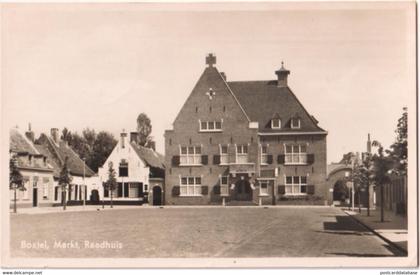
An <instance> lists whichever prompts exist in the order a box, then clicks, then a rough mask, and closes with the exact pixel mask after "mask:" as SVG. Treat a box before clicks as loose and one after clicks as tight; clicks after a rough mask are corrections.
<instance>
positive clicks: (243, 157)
mask: <svg viewBox="0 0 420 275" xmlns="http://www.w3.org/2000/svg"><path fill="white" fill-rule="evenodd" d="M235 147H236V158H235V163H237V164H245V163H248V152H249V151H248V149H249V148H248V144H239V145H236V144H235ZM239 148H241V149H240V150H239ZM244 148H246V153H243V152H244V151H245V150H244ZM239 151H240V153H239Z"/></svg>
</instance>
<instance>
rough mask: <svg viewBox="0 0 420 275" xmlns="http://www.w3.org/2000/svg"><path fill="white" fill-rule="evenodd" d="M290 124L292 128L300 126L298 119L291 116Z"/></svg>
mask: <svg viewBox="0 0 420 275" xmlns="http://www.w3.org/2000/svg"><path fill="white" fill-rule="evenodd" d="M291 126H292V129H299V128H300V119H299V118H292V121H291Z"/></svg>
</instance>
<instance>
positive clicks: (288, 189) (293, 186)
mask: <svg viewBox="0 0 420 275" xmlns="http://www.w3.org/2000/svg"><path fill="white" fill-rule="evenodd" d="M287 178H291V179H292V183H287ZM296 178H298V182H295V179H296ZM303 179H305V180H306V181H304V180H303ZM284 184H285V194H286V195H287V196H299V195H307V194H308V176H286V175H284ZM303 186H304V187H305V188H306V191H305V192H302V187H303ZM296 190H297V191H296Z"/></svg>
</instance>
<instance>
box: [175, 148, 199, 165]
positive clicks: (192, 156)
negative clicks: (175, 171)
mask: <svg viewBox="0 0 420 275" xmlns="http://www.w3.org/2000/svg"><path fill="white" fill-rule="evenodd" d="M183 148H186V151H185V152H186V153H183ZM197 148H200V153H197V151H198V150H197ZM191 149H192V150H191ZM191 151H192V152H191ZM201 154H202V146H201V145H199V146H196V145H195V146H179V165H180V166H201V165H202V163H201Z"/></svg>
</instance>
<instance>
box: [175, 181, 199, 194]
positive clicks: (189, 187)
mask: <svg viewBox="0 0 420 275" xmlns="http://www.w3.org/2000/svg"><path fill="white" fill-rule="evenodd" d="M180 185H181V186H180V194H181V196H201V177H181V183H180Z"/></svg>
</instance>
